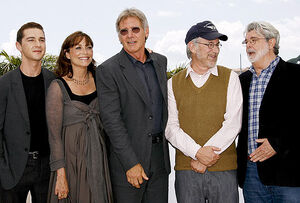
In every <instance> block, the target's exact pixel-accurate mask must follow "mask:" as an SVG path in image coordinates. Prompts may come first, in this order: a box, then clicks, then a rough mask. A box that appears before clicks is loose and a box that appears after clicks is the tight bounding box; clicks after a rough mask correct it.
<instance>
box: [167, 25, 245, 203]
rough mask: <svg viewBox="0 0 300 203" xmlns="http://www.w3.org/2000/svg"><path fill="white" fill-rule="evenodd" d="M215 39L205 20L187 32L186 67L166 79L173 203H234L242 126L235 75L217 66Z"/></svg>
mask: <svg viewBox="0 0 300 203" xmlns="http://www.w3.org/2000/svg"><path fill="white" fill-rule="evenodd" d="M220 40H223V41H226V40H227V36H226V35H224V34H221V33H219V32H218V30H217V29H216V27H215V26H214V25H213V24H212V23H211V22H210V21H204V22H201V23H198V24H196V25H194V26H192V27H191V28H190V30H189V31H188V32H187V34H186V38H185V43H186V44H187V47H186V48H187V56H188V58H190V59H191V61H190V63H189V65H188V66H187V68H186V69H185V70H183V71H181V72H179V73H178V74H176V75H175V76H173V77H172V78H171V79H170V80H169V81H168V101H169V103H168V109H169V118H168V123H167V128H166V137H167V139H168V141H169V142H170V143H171V144H172V145H173V146H174V147H176V148H177V149H176V165H175V170H176V180H175V190H176V196H177V201H178V203H195V202H197V203H207V202H213V203H221V202H222V203H223V202H230V203H234V202H238V200H239V198H238V186H237V179H236V168H237V163H236V150H235V145H234V140H235V138H236V136H237V134H238V133H239V130H240V128H241V118H242V103H243V100H242V90H241V85H240V81H239V78H238V75H237V74H236V73H235V72H233V71H232V70H230V69H228V68H225V67H223V66H217V65H216V63H217V59H218V55H219V53H220V47H221V44H220Z"/></svg>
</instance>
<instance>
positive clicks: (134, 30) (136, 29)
mask: <svg viewBox="0 0 300 203" xmlns="http://www.w3.org/2000/svg"><path fill="white" fill-rule="evenodd" d="M140 30H141V29H140V28H139V27H133V28H132V32H133V33H135V34H137V33H139V32H140Z"/></svg>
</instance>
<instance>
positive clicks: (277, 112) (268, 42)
mask: <svg viewBox="0 0 300 203" xmlns="http://www.w3.org/2000/svg"><path fill="white" fill-rule="evenodd" d="M279 39H280V35H279V32H278V30H277V29H276V28H275V27H274V26H272V25H271V24H269V23H267V22H252V23H250V24H249V25H248V26H247V28H246V31H245V40H244V41H243V42H242V43H243V44H244V45H245V46H246V52H247V55H248V58H249V61H250V62H251V63H252V66H251V67H250V69H249V70H248V71H246V72H245V73H243V74H241V75H240V80H241V85H242V91H243V100H244V104H243V122H242V129H241V132H240V134H239V141H238V147H237V152H238V181H239V185H240V187H242V188H243V194H244V198H245V202H246V203H251V202H253V203H260V202H300V172H299V169H300V168H299V166H298V165H299V164H297V163H296V162H297V161H298V160H299V157H300V151H299V143H300V136H299V127H298V125H299V123H300V119H299V115H300V106H299V105H300V97H299V96H298V95H297V92H298V91H300V80H299V75H300V66H299V65H296V64H292V63H287V62H285V61H284V60H282V59H281V58H280V57H279V56H278V53H279Z"/></svg>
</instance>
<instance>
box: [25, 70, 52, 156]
mask: <svg viewBox="0 0 300 203" xmlns="http://www.w3.org/2000/svg"><path fill="white" fill-rule="evenodd" d="M20 72H21V76H22V82H23V86H24V91H25V96H26V102H27V109H28V116H29V121H30V129H31V139H30V150H29V151H31V152H33V151H39V153H40V155H42V156H46V155H49V152H50V151H49V144H48V129H47V122H46V113H45V89H44V78H43V74H42V73H40V74H39V75H38V76H36V77H28V76H26V75H24V74H23V73H22V71H20Z"/></svg>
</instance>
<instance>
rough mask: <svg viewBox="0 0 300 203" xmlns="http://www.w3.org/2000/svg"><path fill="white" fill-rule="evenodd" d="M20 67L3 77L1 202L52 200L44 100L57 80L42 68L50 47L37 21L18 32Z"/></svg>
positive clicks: (0, 89) (0, 96)
mask: <svg viewBox="0 0 300 203" xmlns="http://www.w3.org/2000/svg"><path fill="white" fill-rule="evenodd" d="M16 46H17V49H18V50H19V51H20V53H21V55H22V63H21V65H20V67H19V68H17V69H15V70H13V71H10V72H8V73H7V74H5V75H3V76H2V77H1V78H0V92H1V94H0V183H1V190H2V191H1V194H0V202H1V201H2V202H4V203H19V202H20V203H25V202H26V197H27V195H28V192H29V191H30V193H31V196H32V202H40V203H45V202H46V201H47V193H48V184H49V174H50V172H49V171H50V169H49V144H48V130H47V125H46V116H45V95H46V91H47V88H48V86H49V85H50V82H51V81H52V80H53V79H54V78H55V76H54V74H53V73H52V72H50V71H49V70H46V69H42V68H41V60H42V58H43V56H44V55H45V51H46V44H45V34H44V31H43V27H42V26H41V25H40V24H38V23H34V22H30V23H26V24H24V25H23V26H22V27H21V28H20V29H19V31H18V32H17V42H16Z"/></svg>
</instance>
